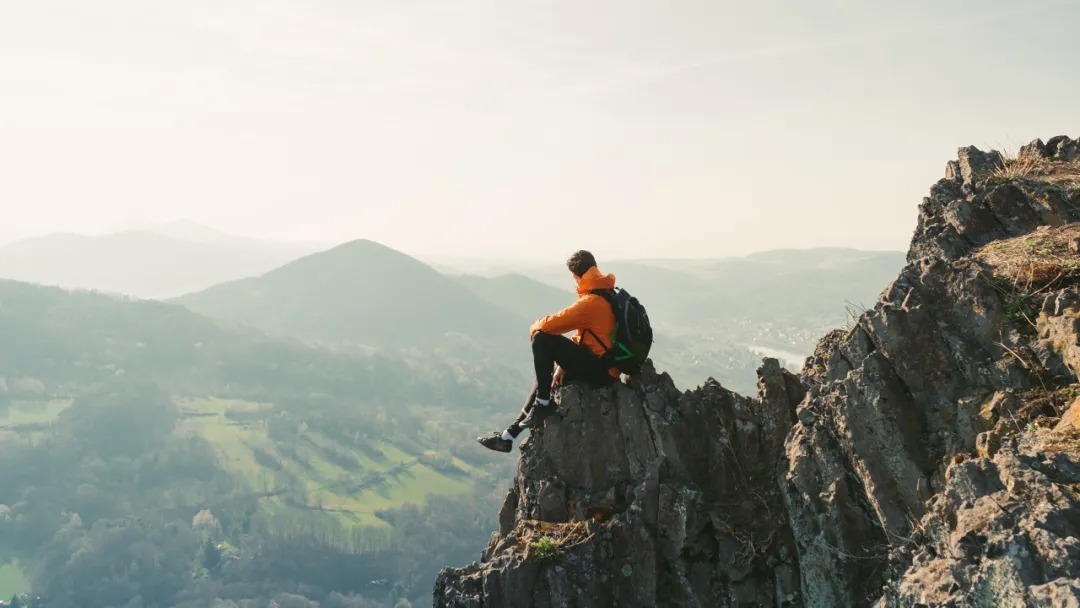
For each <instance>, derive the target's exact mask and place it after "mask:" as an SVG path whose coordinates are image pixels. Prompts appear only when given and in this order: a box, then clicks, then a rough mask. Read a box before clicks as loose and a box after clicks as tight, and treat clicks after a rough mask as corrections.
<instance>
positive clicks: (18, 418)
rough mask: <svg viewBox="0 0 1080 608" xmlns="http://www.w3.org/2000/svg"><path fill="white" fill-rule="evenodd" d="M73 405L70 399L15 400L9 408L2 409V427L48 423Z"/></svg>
mask: <svg viewBox="0 0 1080 608" xmlns="http://www.w3.org/2000/svg"><path fill="white" fill-rule="evenodd" d="M69 405H71V400H70V399H53V400H49V401H15V402H13V403H11V405H9V406H8V407H7V408H4V409H0V428H5V429H7V430H14V429H15V428H17V427H20V426H24V425H28V424H47V423H50V422H52V421H54V420H56V417H57V416H59V415H60V412H61V411H63V410H64V408H66V407H67V406H69Z"/></svg>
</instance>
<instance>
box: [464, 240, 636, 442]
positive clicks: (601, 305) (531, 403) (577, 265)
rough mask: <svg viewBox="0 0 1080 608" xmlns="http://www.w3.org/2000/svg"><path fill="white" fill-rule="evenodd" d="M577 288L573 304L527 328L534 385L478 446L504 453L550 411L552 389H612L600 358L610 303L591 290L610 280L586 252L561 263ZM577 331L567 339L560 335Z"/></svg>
mask: <svg viewBox="0 0 1080 608" xmlns="http://www.w3.org/2000/svg"><path fill="white" fill-rule="evenodd" d="M566 266H567V268H569V269H570V273H571V274H573V276H574V282H575V283H577V293H578V299H577V301H576V302H574V303H573V304H571V305H570V306H568V307H566V308H564V309H563V310H560V311H559V312H557V313H555V314H553V315H549V316H547V317H543V318H541V319H538V320H537V321H536V322H535V323H533V324H532V326H531V327H530V328H529V333H530V334H531V335H532V352H533V365H534V367H535V368H536V385H535V386H534V387H533V390H532V393H531V394H530V395H529V398H528V400H526V401H525V406H524V407H523V408H521V415H519V416H518V417H517V420H515V421H514V423H513V424H511V425H510V426H509V427H508V428H507V429H506V430H505V431H502V432H501V433H500V432H498V431H495V432H494V433H491V434H489V435H484V436H483V437H478V438H477V441H479V442H480V445H482V446H484V447H485V448H488V449H490V450H495V451H496V452H509V451H510V450H511V449H512V448H513V447H514V439H516V438H517V436H518V435H520V434H521V432H522V431H523V430H524V429H526V428H536V427H537V426H539V424H540V423H541V422H542V421H543V420H544V419H545V418H547V417H548V416H550V415H551V414H553V413H554V412H555V404H553V403H552V402H551V389H552V388H553V387H555V386H558V385H559V384H562V383H564V382H570V381H572V380H578V381H582V382H585V383H587V384H588V385H590V386H592V387H594V388H600V387H602V386H606V385H608V384H611V383H612V382H613V381H615V380H617V379H618V378H619V371H618V370H616V369H614V368H610V367H609V366H608V364H607V363H605V362H604V361H603V360H602V359H601V358H602V357H603V356H604V354H605V353H606V352H607V351H608V349H610V348H611V336H612V334H613V333H614V332H615V313H614V312H612V309H611V304H609V303H608V301H607V300H606V299H605V298H604V297H603V296H600V295H596V294H594V293H592V291H593V290H597V289H601V290H612V289H615V276H614V275H610V274H603V273H601V272H600V269H599V268H597V267H596V259H595V258H594V257H593V255H592V254H591V253H589V252H588V251H578V252H576V253H574V254H573V255H572V256H570V259H569V260H567V261H566ZM571 331H576V332H577V333H576V334H575V335H574V339H573V340H571V339H569V338H567V337H565V336H564V335H563V334H565V333H567V332H571Z"/></svg>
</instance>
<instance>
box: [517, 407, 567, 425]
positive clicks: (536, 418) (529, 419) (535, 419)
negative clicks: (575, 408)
mask: <svg viewBox="0 0 1080 608" xmlns="http://www.w3.org/2000/svg"><path fill="white" fill-rule="evenodd" d="M556 409H557V408H556V407H555V402H554V401H552V402H551V403H549V404H547V405H540V404H539V403H534V404H533V407H532V410H530V411H529V415H528V416H526V417H525V419H524V420H522V421H521V422H519V423H518V425H519V426H521V427H522V428H526V429H535V428H538V427H539V426H540V423H542V422H543V421H544V419H545V418H547V417H548V416H550V415H552V414H554V413H555V411H556Z"/></svg>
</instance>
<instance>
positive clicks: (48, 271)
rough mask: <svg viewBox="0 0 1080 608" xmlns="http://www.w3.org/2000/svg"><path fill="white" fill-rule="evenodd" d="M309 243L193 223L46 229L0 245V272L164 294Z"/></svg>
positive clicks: (266, 263) (255, 266)
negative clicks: (101, 231)
mask: <svg viewBox="0 0 1080 608" xmlns="http://www.w3.org/2000/svg"><path fill="white" fill-rule="evenodd" d="M308 251H309V250H308V249H307V248H305V247H304V246H301V245H293V244H288V243H274V242H266V241H259V240H256V239H247V238H243V237H233V236H230V235H225V234H223V233H219V232H216V231H213V230H212V229H208V228H205V227H200V226H199V225H196V224H191V223H185V224H174V225H166V226H164V227H162V229H161V231H160V232H159V231H157V230H131V231H125V232H117V233H112V234H106V235H103V236H86V235H78V234H67V233H64V234H51V235H47V236H43V237H37V238H32V239H26V240H22V241H17V242H15V243H10V244H8V245H3V246H0V277H3V278H7V279H13V280H19V281H26V282H31V283H39V284H45V285H55V286H59V287H64V288H68V289H94V290H98V291H104V292H111V293H122V294H126V295H132V296H137V297H141V298H166V297H172V296H178V295H181V294H184V293H188V292H191V291H196V290H199V289H204V288H206V287H208V286H210V285H214V284H216V283H220V282H223V281H227V280H231V279H236V278H241V277H245V276H251V275H255V274H259V273H262V272H265V271H267V270H270V269H272V268H275V267H277V266H280V265H281V264H284V263H286V262H288V261H290V260H292V259H295V258H297V257H299V256H300V255H302V254H304V253H307V252H308Z"/></svg>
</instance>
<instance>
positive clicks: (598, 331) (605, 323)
mask: <svg viewBox="0 0 1080 608" xmlns="http://www.w3.org/2000/svg"><path fill="white" fill-rule="evenodd" d="M614 288H615V275H612V274H603V273H601V272H600V270H599V269H598V268H596V267H595V266H594V267H592V268H590V269H589V270H588V271H586V272H585V276H583V277H581V281H580V282H579V283H578V287H577V292H578V299H577V301H576V302H574V303H573V304H571V305H570V306H567V307H566V308H564V309H562V310H560V311H559V312H557V313H555V314H553V315H548V316H546V317H543V318H540V319H537V320H536V322H535V323H533V324H532V326H530V327H529V335H530V336H532V335H533V334H535V333H536V332H538V331H542V332H544V333H548V334H556V335H562V334H565V333H567V332H570V331H574V330H577V333H576V334H575V335H574V338H573V340H574V342H577V343H579V344H584V345H585V346H586V347H588V349H589V350H591V351H592V352H593V354H595V355H596V356H597V357H602V356H603V355H604V353H605V352H606V351H607V349H608V348H610V347H611V335H612V334H613V333H614V332H615V313H613V312H612V311H611V305H610V304H608V301H607V300H605V299H604V298H603V297H602V296H598V295H596V294H593V293H589V291H591V290H593V289H614ZM586 330H588V331H586ZM594 334H595V335H594ZM597 338H599V339H600V342H597ZM611 375H612V376H615V377H616V378H618V377H619V372H618V370H616V369H614V368H612V370H611Z"/></svg>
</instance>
